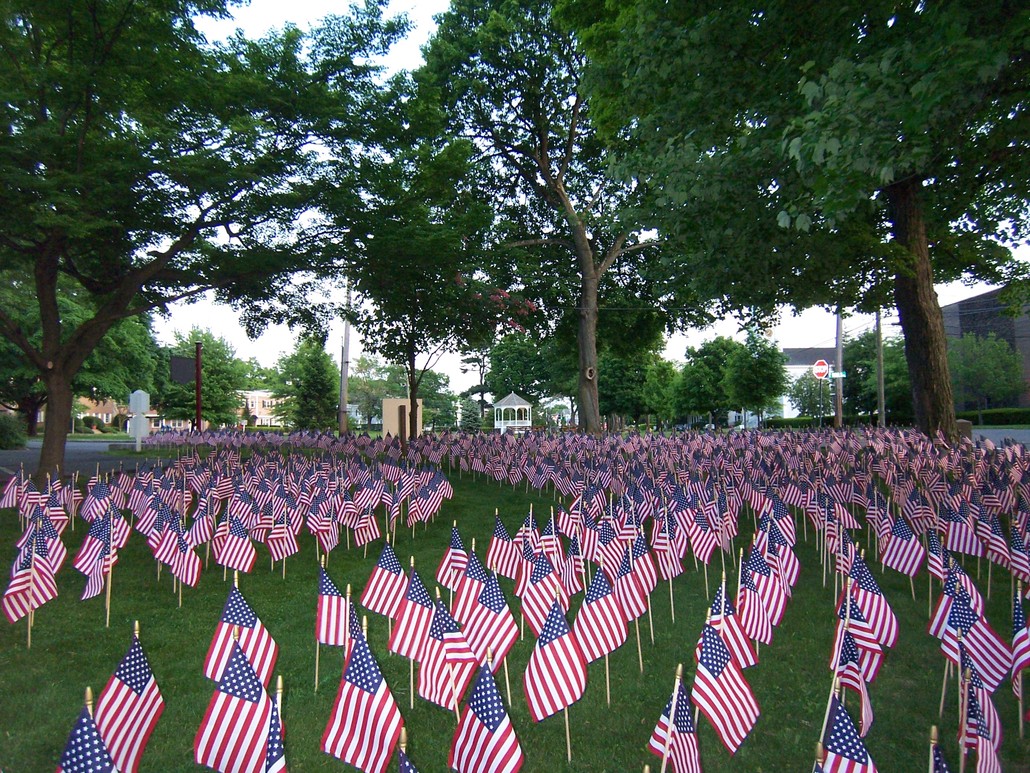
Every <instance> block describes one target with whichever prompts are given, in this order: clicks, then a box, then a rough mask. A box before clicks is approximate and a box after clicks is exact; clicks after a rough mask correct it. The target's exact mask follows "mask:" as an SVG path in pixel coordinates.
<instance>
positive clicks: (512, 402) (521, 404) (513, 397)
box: [494, 392, 533, 408]
mask: <svg viewBox="0 0 1030 773" xmlns="http://www.w3.org/2000/svg"><path fill="white" fill-rule="evenodd" d="M532 405H533V404H532V403H531V402H529V401H528V400H526V399H525V398H523V397H519V396H518V395H517V394H515V393H514V392H512V393H511V394H510V395H508V396H507V397H505V398H503V399H501V400H498V401H497V402H496V403H494V408H529V407H531V406H532Z"/></svg>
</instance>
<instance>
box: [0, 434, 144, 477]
mask: <svg viewBox="0 0 1030 773" xmlns="http://www.w3.org/2000/svg"><path fill="white" fill-rule="evenodd" d="M42 445H43V441H42V439H30V440H29V441H28V443H27V444H26V446H25V448H20V449H16V450H13V451H2V450H0V481H5V480H7V478H9V477H10V476H11V475H16V474H17V473H18V471H19V470H20V469H22V468H24V470H25V473H26V474H27V475H33V474H35V472H36V467H37V466H38V463H39V450H40V447H41V446H42ZM112 445H115V446H121V448H119V449H118V450H115V451H112V450H110V449H111V446H112ZM145 459H146V455H145V453H141V454H137V453H136V452H135V450H134V447H133V446H132V445H131V444H127V443H124V442H122V443H113V444H112V442H111V441H110V440H76V441H71V442H68V443H67V444H66V445H65V448H64V469H65V471H66V472H65V475H71V474H73V473H75V472H78V473H79V476H80V477H81V476H83V475H85V476H86V477H87V478H88V477H89V476H90V475H92V474H93V473H95V472H96V471H97V466H98V465H99V468H100V472H101V473H105V472H113V471H115V470H119V469H121V468H122V467H123V466H124V467H130V468H134V467H135V466H136V465H137V464H142V463H143V461H144V460H145Z"/></svg>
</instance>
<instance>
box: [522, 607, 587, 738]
mask: <svg viewBox="0 0 1030 773" xmlns="http://www.w3.org/2000/svg"><path fill="white" fill-rule="evenodd" d="M586 685H587V664H586V658H584V657H583V651H582V650H581V649H580V647H579V643H578V642H577V640H576V636H575V634H573V633H572V631H571V630H570V629H569V624H568V623H567V622H566V620H565V613H564V612H562V608H561V607H560V606H559V605H558V603H557V602H554V603H552V604H551V611H550V612H549V613H548V614H547V619H546V620H545V621H544V625H543V628H542V629H541V631H540V638H539V639H537V642H536V647H534V648H533V653H532V654H531V655H530V656H529V663H528V664H527V665H526V678H525V681H524V683H523V687H524V689H525V693H526V702H527V703H528V704H529V714H530V716H531V717H533V721H534V722H539V721H541V720H543V719H546V718H547V717H549V716H551V715H552V714H555V713H557V712H559V711H561V710H562V709H564V708H567V707H568V706H571V705H572V704H573V703H575V702H576V701H578V700H579V699H580V698H582V697H583V692H584V691H585V690H586Z"/></svg>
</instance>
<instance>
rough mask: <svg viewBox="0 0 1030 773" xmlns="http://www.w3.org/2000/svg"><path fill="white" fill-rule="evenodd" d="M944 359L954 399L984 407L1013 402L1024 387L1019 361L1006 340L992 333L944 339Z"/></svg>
mask: <svg viewBox="0 0 1030 773" xmlns="http://www.w3.org/2000/svg"><path fill="white" fill-rule="evenodd" d="M948 361H949V363H950V365H951V377H952V379H953V380H954V387H955V400H956V402H958V403H959V404H960V405H961V404H963V403H971V404H972V405H973V406H975V407H976V409H977V411H980V412H981V415H980V423H981V424H983V414H982V411H983V410H984V409H985V408H990V407H992V406H993V407H999V406H1004V405H1006V404H1011V403H1014V402H1015V401H1016V400H1017V399H1018V398H1019V396H1020V395H1021V394H1022V393H1023V391H1024V390H1025V389H1026V381H1025V380H1024V378H1023V362H1022V358H1020V356H1019V353H1018V352H1016V351H1014V350H1013V349H1012V347H1011V346H1009V342H1008V341H1006V340H1005V339H1004V338H998V336H997V335H995V334H994V333H988V334H987V335H986V336H982V337H981V336H978V335H976V334H974V333H966V334H964V335H963V336H962V337H961V338H952V339H951V340H949V341H948Z"/></svg>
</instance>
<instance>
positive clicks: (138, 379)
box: [0, 283, 158, 436]
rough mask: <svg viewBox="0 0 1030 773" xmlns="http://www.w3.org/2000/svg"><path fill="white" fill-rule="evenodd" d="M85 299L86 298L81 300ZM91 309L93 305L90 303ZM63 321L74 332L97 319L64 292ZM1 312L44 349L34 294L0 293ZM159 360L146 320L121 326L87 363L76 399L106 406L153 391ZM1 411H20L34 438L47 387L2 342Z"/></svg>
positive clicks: (20, 290) (16, 288)
mask: <svg viewBox="0 0 1030 773" xmlns="http://www.w3.org/2000/svg"><path fill="white" fill-rule="evenodd" d="M79 295H81V293H80V294H79ZM87 303H88V301H87ZM57 305H58V309H59V311H60V313H61V315H62V317H63V318H64V319H65V320H67V321H68V323H69V326H70V327H74V326H75V325H77V324H78V323H80V322H82V321H83V320H85V319H87V318H89V316H90V314H91V313H92V312H91V311H90V309H89V306H88V305H83V303H82V302H80V301H79V300H78V298H77V296H76V293H75V292H74V291H73V290H72V289H70V288H68V287H66V286H65V287H64V288H63V289H62V292H61V293H60V295H59V296H58V298H57ZM0 307H2V308H3V309H4V310H5V311H6V313H7V314H8V316H9V317H10V318H12V319H15V320H17V321H18V324H19V326H20V327H21V328H22V329H23V330H25V331H31V332H29V333H28V338H29V340H30V341H31V342H32V343H33V344H34V345H37V346H38V345H39V343H40V341H41V339H42V332H41V330H40V324H39V309H38V307H37V305H36V304H35V303H34V302H33V298H32V291H31V290H29V289H28V288H26V287H25V286H23V285H19V284H17V283H16V284H15V285H12V286H8V287H0ZM157 360H158V348H157V344H156V343H155V341H154V337H153V335H152V334H151V332H150V320H149V318H148V317H146V316H140V317H133V318H129V319H123V320H120V321H118V322H116V323H115V324H114V325H112V326H111V328H110V329H109V330H108V331H107V334H106V335H104V337H103V338H101V339H100V341H99V343H98V344H97V346H96V348H95V349H94V350H93V351H92V352H91V353H90V355H89V357H87V358H86V359H85V361H84V362H83V364H82V367H81V368H80V369H79V371H78V373H76V374H75V377H74V378H73V379H72V387H71V388H72V393H73V394H74V395H75V396H78V397H89V398H91V399H93V400H97V401H102V400H108V399H115V400H120V401H122V402H124V401H126V400H127V399H128V395H129V392H131V391H133V390H136V389H143V390H147V391H153V383H152V382H153V377H154V372H155V367H156V364H157ZM0 373H2V374H3V376H2V377H0V405H3V406H4V407H7V408H9V409H11V410H14V411H17V412H18V413H20V414H21V415H22V416H23V418H24V419H25V431H26V434H28V435H29V436H35V435H36V432H37V424H38V420H39V412H40V410H41V409H42V408H43V407H44V406H45V405H46V404H47V391H46V384H45V383H44V382H43V380H42V379H41V378H40V375H39V371H38V370H37V369H36V368H34V367H33V366H32V365H31V363H29V362H28V361H27V360H26V358H25V355H24V352H22V351H21V350H20V349H18V348H17V347H16V346H15V345H14V344H13V343H11V342H10V341H7V340H4V339H2V338H0Z"/></svg>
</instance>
